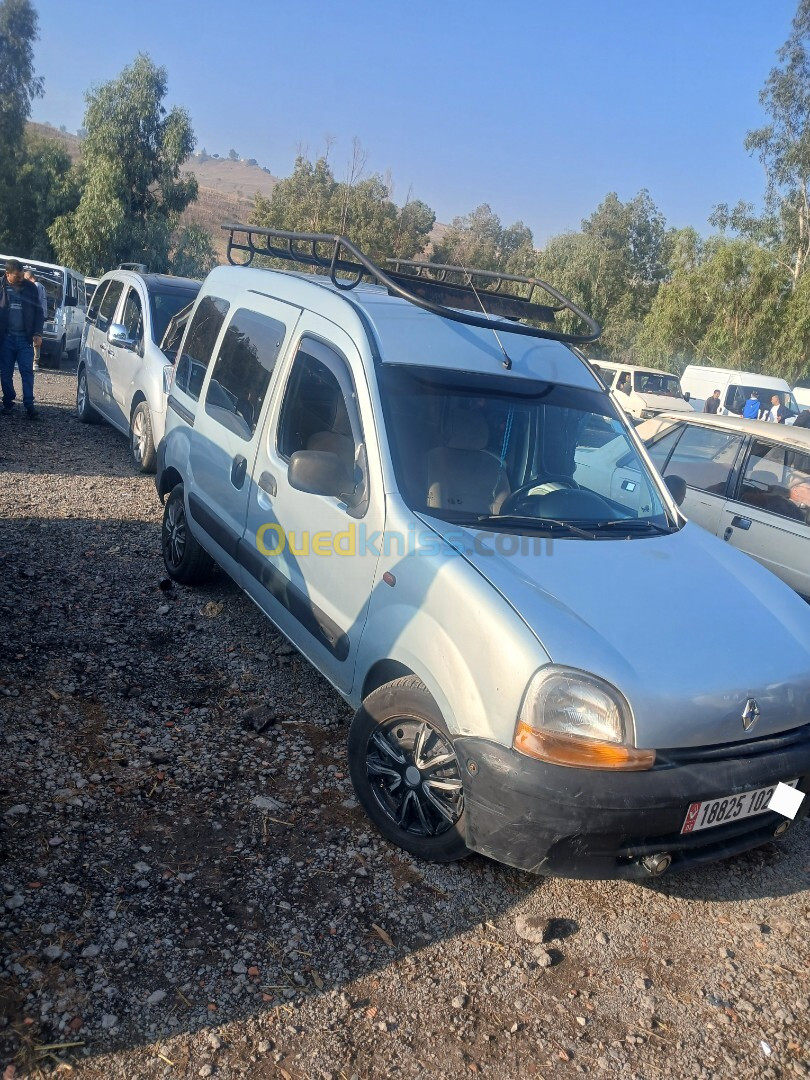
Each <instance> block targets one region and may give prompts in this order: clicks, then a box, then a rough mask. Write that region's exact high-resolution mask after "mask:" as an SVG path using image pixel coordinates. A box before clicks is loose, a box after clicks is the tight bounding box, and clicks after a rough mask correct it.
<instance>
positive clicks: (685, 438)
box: [664, 424, 743, 495]
mask: <svg viewBox="0 0 810 1080" xmlns="http://www.w3.org/2000/svg"><path fill="white" fill-rule="evenodd" d="M742 442H743V440H742V436H741V435H730V434H728V432H725V431H716V430H714V429H713V428H707V427H702V426H699V425H698V424H694V425H690V426H688V427H687V429H686V431H685V432H684V433H683V435H682V436H681V439H680V441H679V442H678V445H677V446H676V447H675V450H674V452H673V454H672V457H670V459H669V464H668V465H667V467H666V470H665V471H664V475H665V476H671V475H675V476H681V477H683V479H684V480H685V481H686V483H687V484H688V485H689V487H694V488H700V489H701V490H702V491H708V492H710V493H711V494H712V495H724V494H725V490H726V484H727V483H728V478H729V476H730V475H731V470H732V469H733V468H734V463H735V461H736V460H737V454H738V452H739V449H740V447H741V446H742Z"/></svg>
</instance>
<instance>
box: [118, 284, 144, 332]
mask: <svg viewBox="0 0 810 1080" xmlns="http://www.w3.org/2000/svg"><path fill="white" fill-rule="evenodd" d="M121 321H122V322H123V324H124V326H125V327H126V330H127V334H129V336H130V337H131V338H132V339H133V340H134V341H137V342H140V341H141V339H142V338H143V311H142V309H141V298H140V296H138V292H137V289H130V290H129V293H128V295H127V299H126V303H125V304H124V314H123V315H122V317H121Z"/></svg>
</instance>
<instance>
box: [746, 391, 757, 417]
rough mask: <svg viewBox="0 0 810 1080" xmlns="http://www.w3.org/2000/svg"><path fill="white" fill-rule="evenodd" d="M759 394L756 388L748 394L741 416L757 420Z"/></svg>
mask: <svg viewBox="0 0 810 1080" xmlns="http://www.w3.org/2000/svg"><path fill="white" fill-rule="evenodd" d="M759 410H760V404H759V394H758V393H757V391H756V390H752V391H751V393H750V394H749V395H748V401H746V403H745V405H744V406H743V416H744V417H745V419H746V420H759Z"/></svg>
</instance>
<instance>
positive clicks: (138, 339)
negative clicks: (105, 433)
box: [76, 270, 200, 472]
mask: <svg viewBox="0 0 810 1080" xmlns="http://www.w3.org/2000/svg"><path fill="white" fill-rule="evenodd" d="M199 289H200V283H199V282H198V281H192V280H191V279H189V278H179V277H170V276H168V275H164V274H142V273H136V272H133V271H130V270H113V271H111V272H110V273H109V274H105V275H104V277H103V278H102V279H101V281H100V282H99V284H98V286H97V287H96V290H95V293H94V294H93V298H92V301H91V306H90V308H89V310H88V312H87V320H86V324H85V332H84V335H83V337H82V343H81V351H80V354H79V364H78V368H77V373H76V380H77V381H76V411H77V413H78V416H79V419H80V420H81V421H82V422H83V423H93V422H94V421H96V420H98V419H104V420H107V421H108V422H109V423H110V424H112V425H113V427H116V428H118V430H119V431H122V432H124V433H125V434H126V435H128V436H129V445H130V453H131V456H132V463H133V465H134V466H135V468H136V469H137V470H138V471H139V472H153V471H154V468H155V447H156V446H157V444H158V443H159V442H160V440H161V438H162V437H163V430H164V427H165V418H166V406H165V401H166V393H167V390H168V388H169V384H170V382H171V377H172V373H173V370H174V369H173V361H174V357H173V355H172V354H171V351H170V350H169V351H167V349H166V343H165V342H164V340H163V339H164V335H165V333H166V330H167V327H169V325H170V323H171V321H172V320H173V318H174V316H175V315H177V313H178V312H179V311H180V310H181V309H182V308H184V307H187V306H188V305H189V304H190V303H191V301H193V300H194V298H195V297H196V295H197V293H198V292H199ZM161 346H163V348H162V347H161Z"/></svg>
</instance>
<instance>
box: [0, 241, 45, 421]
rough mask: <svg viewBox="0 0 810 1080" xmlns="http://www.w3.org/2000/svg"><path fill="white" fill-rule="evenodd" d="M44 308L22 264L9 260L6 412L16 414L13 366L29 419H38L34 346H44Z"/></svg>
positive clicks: (0, 295)
mask: <svg viewBox="0 0 810 1080" xmlns="http://www.w3.org/2000/svg"><path fill="white" fill-rule="evenodd" d="M44 321H45V320H44V318H43V315H42V305H41V304H40V302H39V294H38V292H37V290H36V288H35V287H34V286H33V285H32V284H31V282H30V281H26V280H25V278H24V277H23V268H22V263H21V262H19V261H18V260H17V259H8V260H7V262H6V272H5V274H4V275H3V277H1V278H0V341H2V343H3V348H2V356H0V385H2V388H3V413H4V415H6V416H9V415H11V413H12V412H13V411H14V399H15V398H16V396H17V393H16V391H15V389H14V365H15V364H16V365H17V367H18V368H19V369H20V378H21V379H22V387H23V405H24V406H25V411H26V412H27V413H28V415H29V417H30V418H31V419H32V420H33V419H34V418H35V417H36V416H37V410H36V409H35V407H34V346H35V345H36V346H37V347H41V345H42V324H43V322H44Z"/></svg>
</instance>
